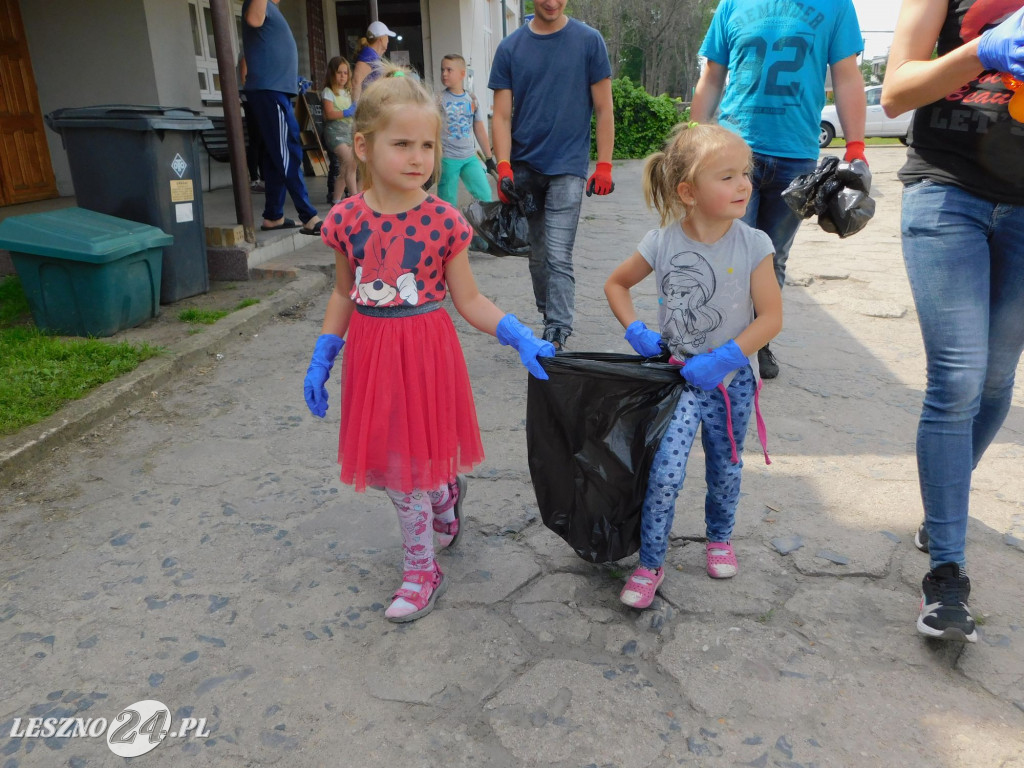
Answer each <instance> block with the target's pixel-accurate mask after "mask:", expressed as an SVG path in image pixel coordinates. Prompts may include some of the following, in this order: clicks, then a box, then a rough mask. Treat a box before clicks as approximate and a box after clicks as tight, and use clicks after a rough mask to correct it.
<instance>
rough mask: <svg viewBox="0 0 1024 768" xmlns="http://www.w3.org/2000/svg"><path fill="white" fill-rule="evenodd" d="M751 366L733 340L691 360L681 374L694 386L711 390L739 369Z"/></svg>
mask: <svg viewBox="0 0 1024 768" xmlns="http://www.w3.org/2000/svg"><path fill="white" fill-rule="evenodd" d="M749 364H750V361H749V360H748V359H747V356H746V355H744V354H743V350H742V349H740V347H739V345H738V344H737V343H736V342H735V341H734V340H733V339H729V341H727V342H725V344H723V345H722V346H720V347H719V348H718V349H713V350H711V351H710V352H704V353H703V354H700V355H694V356H693V357H691V358H689V359H688V360H687V361H686V365H684V366H683V369H682V370H681V371H680V373H681V374H682V376H683V378H684V379H686V380H687V381H688V382H690V383H691V384H693V386H695V387H700V388H701V389H704V390H711V389H714V388H715V387H717V386H718V385H719V384H721V383H722V379H724V378H725V377H726V376H728V375H729V374H730V373H732V372H733V371H735V370H736V369H737V368H742V367H743V366H744V365H749Z"/></svg>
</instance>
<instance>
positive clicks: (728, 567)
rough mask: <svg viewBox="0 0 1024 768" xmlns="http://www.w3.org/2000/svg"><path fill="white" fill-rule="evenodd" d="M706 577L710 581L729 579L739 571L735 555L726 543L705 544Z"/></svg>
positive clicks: (729, 544) (711, 542)
mask: <svg viewBox="0 0 1024 768" xmlns="http://www.w3.org/2000/svg"><path fill="white" fill-rule="evenodd" d="M707 558H708V576H710V577H711V578H712V579H731V578H732V577H733V576H735V575H736V572H737V571H739V569H740V564H739V561H737V560H736V553H735V552H733V551H732V544H731V543H730V542H728V541H709V542H708V543H707Z"/></svg>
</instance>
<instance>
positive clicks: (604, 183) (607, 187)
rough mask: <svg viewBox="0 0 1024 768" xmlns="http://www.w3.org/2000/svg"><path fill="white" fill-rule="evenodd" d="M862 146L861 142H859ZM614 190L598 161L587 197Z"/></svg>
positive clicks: (609, 169) (608, 167)
mask: <svg viewBox="0 0 1024 768" xmlns="http://www.w3.org/2000/svg"><path fill="white" fill-rule="evenodd" d="M861 146H863V142H862V143H861ZM614 190H615V182H613V181H612V164H611V163H598V164H597V170H596V171H594V174H593V175H592V176H591V177H590V178H589V179H587V197H590V196H591V195H594V194H597V195H609V194H611V193H612V192H613V191H614Z"/></svg>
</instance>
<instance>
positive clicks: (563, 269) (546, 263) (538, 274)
mask: <svg viewBox="0 0 1024 768" xmlns="http://www.w3.org/2000/svg"><path fill="white" fill-rule="evenodd" d="M512 172H513V173H514V174H515V183H516V191H517V192H518V193H519V194H521V195H525V194H530V195H533V200H534V202H535V203H536V204H537V212H536V213H534V214H533V215H531V216H529V217H528V220H527V221H528V223H529V225H530V277H531V278H532V279H533V296H534V299H535V300H536V301H537V311H538V312H540V314H541V316H542V317H543V318H544V338H545V339H546V340H547V341H557V342H559V343H563V342H564V341H565V340H566V339H567V338H568V337H569V335H570V334H571V333H572V321H573V313H574V312H575V310H576V277H575V275H574V274H573V269H572V249H573V245H574V244H575V243H576V227H577V226H578V225H579V223H580V206H581V205H582V203H583V185H584V180H583V179H582V178H581V177H579V176H570V175H563V176H545V175H544V174H542V173H537V172H535V171H533V170H531V169H530V167H529V166H526V165H522V164H520V163H516V164H514V165H513V166H512Z"/></svg>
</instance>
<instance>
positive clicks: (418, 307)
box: [356, 301, 441, 317]
mask: <svg viewBox="0 0 1024 768" xmlns="http://www.w3.org/2000/svg"><path fill="white" fill-rule="evenodd" d="M440 308H441V302H440V301H428V302H427V303H426V304H400V305H396V306H391V307H369V306H366V305H365V304H356V312H358V313H359V314H360V315H366V316H367V317H411V316H412V315H425V314H426V313H427V312H433V311H434V310H435V309H440Z"/></svg>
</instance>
